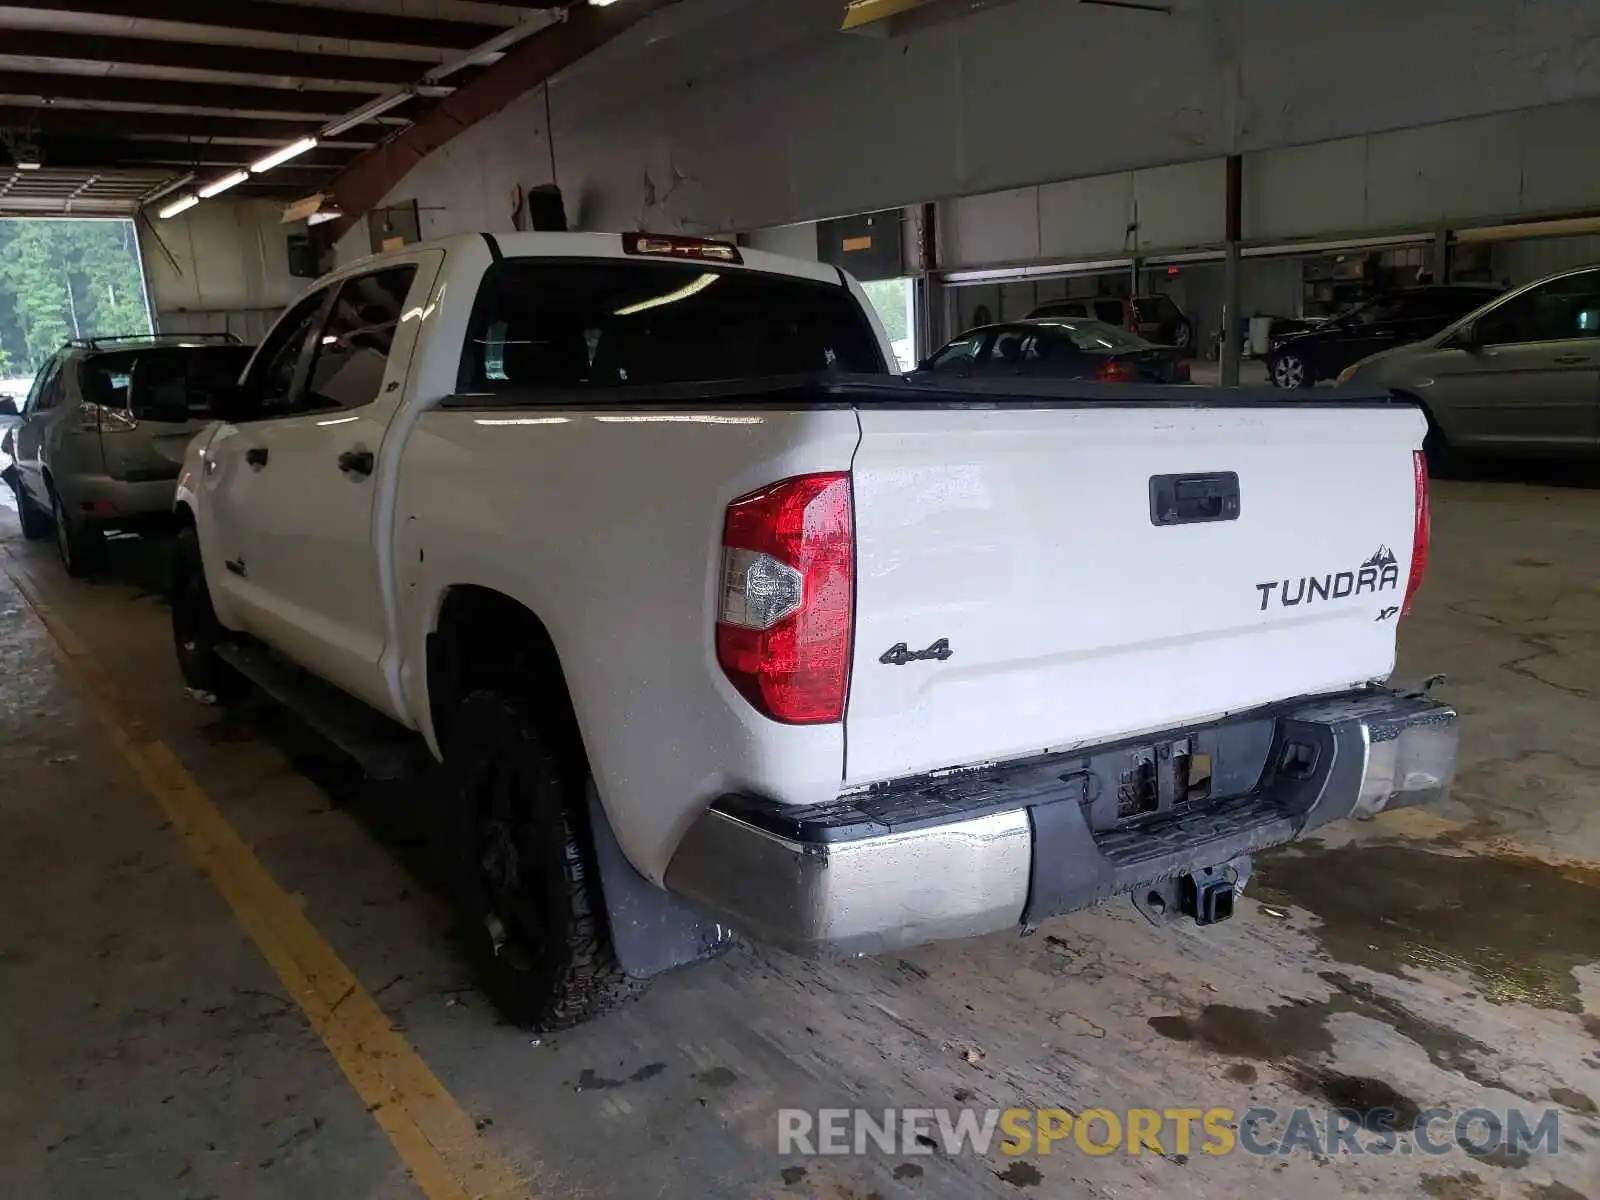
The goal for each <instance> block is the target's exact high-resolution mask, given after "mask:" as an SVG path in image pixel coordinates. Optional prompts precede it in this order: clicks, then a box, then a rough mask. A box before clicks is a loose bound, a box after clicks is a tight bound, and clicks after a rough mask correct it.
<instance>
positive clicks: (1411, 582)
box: [1400, 450, 1433, 616]
mask: <svg viewBox="0 0 1600 1200" xmlns="http://www.w3.org/2000/svg"><path fill="white" fill-rule="evenodd" d="M1411 471H1412V475H1413V477H1414V478H1415V480H1416V503H1415V506H1414V507H1413V509H1412V521H1411V574H1410V576H1409V577H1408V578H1407V579H1406V598H1405V603H1403V604H1402V605H1401V606H1400V615H1401V616H1405V615H1406V614H1407V613H1409V612H1410V611H1411V601H1412V600H1413V599H1414V598H1415V597H1416V594H1417V589H1418V588H1419V587H1421V586H1422V577H1423V575H1424V574H1426V573H1427V570H1428V534H1429V530H1430V527H1431V525H1432V524H1433V516H1432V510H1431V508H1430V506H1429V503H1428V459H1427V456H1426V455H1424V454H1423V453H1422V451H1421V450H1413V451H1412V452H1411Z"/></svg>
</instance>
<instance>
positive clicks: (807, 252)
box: [750, 221, 817, 259]
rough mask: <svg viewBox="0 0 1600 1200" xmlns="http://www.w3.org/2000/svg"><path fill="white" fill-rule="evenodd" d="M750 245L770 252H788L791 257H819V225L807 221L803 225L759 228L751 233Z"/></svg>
mask: <svg viewBox="0 0 1600 1200" xmlns="http://www.w3.org/2000/svg"><path fill="white" fill-rule="evenodd" d="M750 245H751V247H752V248H754V249H756V250H765V251H766V252H767V253H768V254H787V255H788V256H789V257H790V258H808V259H814V258H816V257H817V227H816V225H815V224H814V223H813V222H810V221H807V222H806V223H805V224H803V225H784V226H781V227H780V228H777V229H757V230H756V231H754V232H753V233H751V234H750Z"/></svg>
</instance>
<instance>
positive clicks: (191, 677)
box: [172, 525, 248, 704]
mask: <svg viewBox="0 0 1600 1200" xmlns="http://www.w3.org/2000/svg"><path fill="white" fill-rule="evenodd" d="M173 560H174V561H173V568H172V645H173V648H174V649H175V650H176V651H177V654H178V670H179V672H180V673H181V674H182V675H183V685H184V688H185V689H186V690H187V691H188V693H189V695H191V696H193V697H194V698H195V699H196V700H198V701H200V703H202V704H227V703H229V702H230V701H233V700H237V699H238V698H239V697H240V696H241V695H243V694H244V692H245V689H246V687H247V686H248V685H247V684H246V682H245V679H244V677H243V676H242V675H240V674H239V673H238V672H237V671H235V670H234V669H233V668H232V667H230V666H229V665H228V664H227V663H225V662H223V661H222V660H221V659H220V658H218V657H217V645H218V644H219V643H220V642H221V641H222V640H223V639H224V637H225V636H226V634H225V632H224V630H223V628H222V624H221V622H219V621H218V620H217V613H216V610H215V609H213V608H212V607H211V590H210V589H209V588H208V587H207V586H206V572H205V567H204V565H203V564H202V562H201V559H200V538H199V535H198V534H196V533H195V529H194V526H192V525H190V526H187V527H185V528H184V529H182V530H180V531H179V533H178V545H177V550H176V552H175V553H174V555H173Z"/></svg>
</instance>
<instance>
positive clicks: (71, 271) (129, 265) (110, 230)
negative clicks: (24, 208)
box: [0, 217, 152, 394]
mask: <svg viewBox="0 0 1600 1200" xmlns="http://www.w3.org/2000/svg"><path fill="white" fill-rule="evenodd" d="M151 330H152V326H151V323H150V301H149V298H148V296H147V295H146V294H145V281H144V265H143V262H142V261H141V259H140V257H139V239H138V235H137V232H136V231H135V229H134V224H133V222H132V221H131V220H128V219H126V218H109V219H88V218H62V219H53V218H42V217H8V218H3V219H0V381H6V382H8V383H10V384H11V386H10V387H7V388H6V389H5V390H6V391H8V392H9V391H14V390H15V389H16V385H17V383H18V382H26V381H27V380H28V379H30V378H31V377H32V376H33V374H34V372H35V371H37V370H38V368H39V367H40V366H42V365H43V364H44V362H45V360H46V359H48V358H49V357H50V356H51V355H52V354H54V353H55V352H56V351H57V350H59V349H60V348H61V346H62V343H64V342H66V341H67V340H69V339H71V338H92V337H114V336H119V335H120V336H125V335H130V334H131V335H134V336H139V335H141V334H145V335H147V334H149V333H150V332H151ZM23 391H24V394H26V389H25V388H24V389H23Z"/></svg>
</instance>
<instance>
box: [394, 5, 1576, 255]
mask: <svg viewBox="0 0 1600 1200" xmlns="http://www.w3.org/2000/svg"><path fill="white" fill-rule="evenodd" d="M936 7H937V6H936ZM945 7H947V8H951V7H954V8H959V6H945ZM839 11H840V10H839V4H838V3H837V0H759V2H757V0H684V2H683V3H681V4H677V5H673V6H671V7H670V8H668V9H666V10H663V11H662V12H661V13H659V14H657V16H656V17H653V18H651V19H650V20H648V21H646V22H644V23H642V24H641V25H640V26H638V27H636V28H635V29H634V30H631V31H630V33H629V34H628V35H627V36H625V37H624V38H623V39H620V40H619V43H618V44H616V45H614V46H611V47H607V48H605V49H604V50H602V51H601V52H599V53H598V54H596V55H595V56H593V57H592V58H591V59H590V60H586V61H585V62H584V63H581V64H579V65H578V66H577V67H575V68H574V69H572V70H570V71H568V72H566V73H565V74H564V75H563V76H562V77H561V78H560V79H558V80H557V81H556V83H555V85H554V87H553V89H552V97H551V102H552V107H553V109H554V113H555V124H556V139H555V141H556V150H557V157H558V165H559V172H558V173H559V176H560V182H561V183H562V186H563V188H564V189H567V190H568V191H569V192H570V193H573V194H574V195H576V196H577V197H578V199H579V201H580V202H579V203H577V204H576V205H573V203H572V201H571V200H569V207H573V208H575V209H576V212H577V213H578V214H579V215H580V216H581V223H582V224H583V225H584V226H585V227H588V228H623V227H627V226H629V225H632V224H635V223H636V222H637V220H638V215H639V212H640V209H641V207H644V208H647V209H649V208H652V207H653V206H651V205H648V204H646V203H644V201H643V197H644V196H645V194H646V193H647V192H648V191H649V190H650V189H649V188H648V187H647V186H646V185H645V183H644V179H645V177H646V175H649V177H650V179H651V181H652V184H653V185H654V190H655V192H656V195H657V197H658V200H659V198H660V196H661V193H662V192H663V191H665V190H667V189H666V187H665V184H667V183H670V182H673V181H674V180H678V176H682V179H681V180H679V181H678V186H677V187H676V189H675V190H674V191H673V197H674V200H675V201H676V208H674V207H673V206H672V205H670V204H669V205H667V206H666V209H665V211H664V213H663V214H655V213H652V214H651V216H652V219H656V217H658V216H664V217H665V219H667V220H668V221H670V222H673V223H675V224H677V225H678V226H679V227H681V228H683V229H685V230H686V231H692V230H700V231H707V230H727V229H750V228H760V227H764V226H773V225H782V224H789V223H792V222H795V221H801V220H813V219H817V218H820V217H829V216H841V215H845V214H848V213H853V212H863V211H868V210H872V209H878V208H888V207H894V206H898V205H904V204H911V203H917V202H919V201H923V200H931V199H944V198H949V197H952V196H962V195H970V194H973V193H983V192H994V191H1002V190H1006V189H1013V188H1018V187H1024V186H1029V185H1036V184H1042V183H1048V182H1050V181H1054V180H1061V179H1076V178H1084V177H1089V176H1096V175H1108V174H1114V173H1117V172H1123V171H1129V170H1135V169H1138V168H1144V167H1153V166H1161V165H1163V164H1168V163H1176V162H1199V161H1204V160H1215V159H1218V158H1219V157H1221V156H1222V155H1225V154H1226V153H1228V152H1229V151H1231V150H1240V151H1243V152H1247V153H1248V152H1254V151H1266V150H1273V149H1275V148H1277V147H1281V146H1287V145H1300V144H1305V143H1309V142H1314V141H1324V140H1331V139H1340V138H1349V137H1355V136H1363V135H1370V134H1381V133H1382V132H1383V131H1386V130H1392V129H1398V128H1403V127H1406V126H1410V125H1415V124H1419V123H1425V122H1429V121H1435V122H1437V121H1445V120H1450V119H1454V118H1461V117H1468V116H1477V115H1483V114H1491V113H1497V112H1509V111H1512V110H1515V109H1519V108H1525V107H1530V106H1534V105H1540V104H1549V103H1555V102H1564V101H1569V100H1576V99H1580V98H1586V97H1594V96H1597V95H1600V71H1597V70H1596V68H1595V60H1594V57H1593V47H1594V46H1595V45H1596V44H1597V43H1600V4H1596V3H1594V2H1593V0H1538V2H1537V3H1519V4H1508V3H1506V2H1505V0H1409V2H1407V3H1395V2H1394V0H1341V2H1340V3H1336V4H1327V3H1322V4H1310V3H1284V2H1283V0H1205V2H1204V3H1193V4H1183V5H1180V6H1178V7H1177V9H1176V11H1175V12H1174V13H1173V14H1172V15H1170V16H1168V15H1161V14H1157V13H1148V12H1132V11H1127V10H1119V9H1115V8H1109V7H1104V6H1089V5H1080V4H1068V3H1065V2H1063V0H1012V2H1011V3H1007V4H1001V5H996V6H994V7H993V8H990V9H986V10H983V11H980V12H977V13H973V14H970V15H967V16H965V17H963V18H962V19H958V20H946V21H942V22H934V23H931V24H923V25H920V26H917V27H914V28H913V29H912V30H911V31H909V32H905V33H899V34H897V35H896V36H864V35H852V34H842V33H838V32H837V31H836V26H837V22H838V17H839ZM541 120H542V99H541V98H540V97H538V96H532V97H525V98H524V99H523V100H522V101H519V102H517V103H516V104H513V105H512V106H511V107H510V108H508V109H507V110H506V112H504V113H502V114H500V115H499V116H497V117H494V118H491V119H490V120H489V121H486V122H484V123H482V124H481V125H480V126H478V127H476V128H474V129H473V130H470V131H468V132H467V133H466V134H464V135H463V136H462V137H461V138H460V139H458V140H457V142H456V143H454V144H453V145H452V146H450V147H447V148H446V149H444V150H442V151H440V152H439V153H438V154H436V155H434V156H433V158H432V159H430V160H429V161H428V162H427V163H424V164H423V165H422V166H420V167H419V168H418V169H417V170H415V171H413V172H412V174H411V175H410V176H408V177H407V178H406V179H405V180H403V181H402V182H401V183H400V184H399V185H398V186H397V187H396V188H395V189H394V190H393V191H392V193H391V196H390V199H391V200H399V199H407V198H412V197H415V198H417V199H419V200H421V201H422V202H423V204H424V205H425V206H430V205H442V206H443V208H442V211H440V212H439V213H437V214H434V215H431V216H428V217H426V218H425V226H426V227H427V228H429V229H430V231H432V232H445V231H447V230H458V229H470V228H481V227H484V226H486V225H487V226H488V227H490V228H503V227H505V223H506V221H507V218H506V216H505V215H504V212H503V210H505V208H506V204H505V200H504V197H505V195H506V193H507V192H508V190H509V186H510V184H511V183H513V182H523V183H525V184H526V183H528V182H539V181H542V180H543V178H544V177H545V176H546V175H547V174H548V168H547V166H545V165H544V164H545V159H546V154H545V149H546V147H545V143H544V142H543V141H542V140H541V138H540V135H539V133H538V130H539V128H540V125H541ZM1470 132H1471V131H1467V133H1465V134H1463V136H1465V137H1466V139H1467V140H1466V141H1465V142H1461V141H1459V140H1452V141H1451V144H1450V145H1449V146H1445V145H1442V144H1441V145H1439V146H1433V145H1431V144H1429V145H1422V146H1418V147H1416V149H1417V151H1418V153H1419V154H1420V155H1421V158H1420V160H1411V159H1407V158H1406V157H1405V155H1404V154H1403V153H1402V151H1403V149H1404V145H1403V143H1389V144H1388V147H1389V149H1390V150H1392V151H1393V154H1392V155H1391V157H1390V158H1389V159H1388V160H1386V161H1390V162H1397V163H1401V164H1409V165H1411V166H1413V167H1416V166H1417V165H1418V162H1419V161H1420V164H1421V166H1423V167H1425V171H1424V173H1423V175H1422V177H1421V179H1420V183H1419V185H1418V186H1420V187H1421V188H1422V189H1423V191H1424V192H1425V193H1427V194H1426V195H1422V196H1408V195H1406V194H1405V193H1404V192H1403V191H1401V192H1397V193H1395V194H1393V195H1389V194H1383V195H1380V196H1379V197H1378V203H1377V205H1376V211H1375V212H1366V211H1365V210H1364V219H1377V218H1380V217H1381V218H1382V219H1385V220H1387V219H1390V218H1391V217H1406V218H1407V219H1409V218H1410V217H1412V216H1414V215H1416V214H1419V213H1433V212H1436V211H1438V210H1439V205H1438V203H1437V201H1436V199H1435V198H1434V197H1433V195H1432V192H1433V191H1435V190H1442V189H1445V188H1450V187H1457V186H1467V187H1468V188H1470V189H1472V190H1474V191H1475V192H1477V193H1480V194H1481V195H1482V196H1483V197H1484V201H1483V202H1490V201H1492V202H1494V203H1500V202H1502V200H1503V198H1504V195H1505V190H1506V184H1505V181H1506V180H1507V179H1508V178H1510V175H1508V173H1507V168H1505V166H1504V164H1503V163H1502V161H1501V160H1500V158H1499V157H1497V156H1495V155H1492V154H1489V153H1488V151H1489V150H1490V149H1491V148H1492V147H1490V145H1489V143H1487V142H1478V143H1473V142H1472V140H1471V137H1470ZM1474 146H1476V148H1474ZM1552 155H1553V152H1551V153H1547V154H1546V155H1545V157H1546V158H1550V157H1552ZM1589 157H1591V158H1592V155H1591V156H1589ZM435 160H437V163H436V161H435ZM1594 169H1595V168H1593V167H1592V166H1585V167H1583V168H1581V173H1583V174H1585V175H1587V174H1589V173H1591V172H1593V170H1594ZM674 170H675V171H676V174H674ZM1268 178H1269V184H1264V185H1263V186H1264V187H1266V188H1267V190H1266V191H1264V192H1263V195H1271V194H1273V193H1272V190H1271V187H1270V178H1271V177H1268ZM1348 180H1349V177H1348V175H1342V176H1337V177H1333V178H1331V179H1330V180H1329V182H1331V183H1332V184H1334V185H1335V186H1336V187H1338V188H1340V189H1345V188H1347V187H1353V184H1351V183H1349V182H1348ZM1178 182H1181V184H1182V187H1181V191H1182V193H1184V194H1187V193H1189V192H1190V191H1192V189H1193V188H1194V187H1196V186H1197V185H1198V180H1197V179H1193V180H1190V179H1182V180H1179V181H1178ZM1368 182H1370V180H1368ZM1548 186H1549V188H1550V189H1551V191H1550V192H1549V193H1547V194H1553V195H1559V194H1563V193H1562V192H1561V189H1562V187H1563V186H1564V185H1562V184H1561V183H1560V181H1559V180H1557V179H1554V178H1551V179H1550V182H1549V185H1548ZM1279 192H1280V194H1281V193H1282V189H1280V190H1279ZM1532 192H1533V189H1532V188H1529V187H1527V186H1524V188H1523V189H1522V194H1523V195H1524V196H1525V197H1526V196H1528V195H1530V194H1532ZM1362 194H1363V195H1366V194H1367V193H1366V192H1365V191H1363V193H1362ZM1350 195H1351V193H1350V192H1349V191H1346V190H1341V191H1339V192H1338V194H1337V196H1336V197H1334V198H1326V199H1322V200H1318V199H1316V198H1315V197H1313V198H1312V202H1313V203H1322V204H1324V205H1325V207H1328V208H1332V209H1339V210H1340V211H1342V209H1343V208H1344V207H1347V206H1348V202H1349V199H1350ZM1287 198H1288V197H1286V199H1287ZM1335 201H1337V203H1336V202H1335ZM1166 202H1167V193H1166V192H1165V191H1163V192H1162V194H1161V196H1160V197H1157V196H1156V195H1155V194H1152V195H1151V197H1150V205H1154V206H1155V208H1154V209H1152V210H1151V211H1153V212H1158V213H1162V217H1161V219H1167V218H1171V221H1170V224H1171V226H1172V227H1173V229H1174V230H1175V232H1174V234H1173V235H1172V236H1174V237H1177V236H1179V235H1182V236H1184V237H1185V238H1186V237H1187V235H1188V231H1189V230H1190V228H1191V227H1198V226H1200V225H1203V224H1205V223H1207V222H1208V221H1209V220H1210V217H1209V213H1208V215H1207V217H1206V220H1204V221H1202V220H1200V219H1199V218H1198V213H1197V212H1196V213H1191V212H1189V211H1186V209H1185V202H1184V199H1183V196H1182V195H1180V196H1177V197H1175V198H1173V199H1172V202H1171V204H1170V206H1168V207H1166V208H1165V210H1163V208H1162V206H1163V205H1166ZM1191 202H1192V203H1194V204H1198V205H1201V206H1203V207H1205V208H1206V209H1208V210H1210V209H1211V206H1212V205H1214V204H1215V203H1217V202H1216V201H1213V200H1212V199H1211V197H1210V196H1209V194H1208V195H1205V196H1199V197H1196V198H1194V199H1193V200H1192V201H1191ZM1147 207H1148V206H1147ZM1274 211H1275V210H1274ZM1191 218H1193V219H1192V220H1191ZM1255 218H1256V219H1257V220H1260V221H1262V222H1263V223H1264V224H1263V225H1262V228H1271V227H1273V223H1274V222H1278V223H1280V224H1281V225H1283V226H1290V225H1292V224H1293V221H1294V219H1295V218H1294V217H1293V216H1292V215H1291V216H1287V217H1277V216H1268V215H1267V213H1266V212H1265V210H1263V211H1257V212H1256V213H1255ZM1069 223H1070V218H1069ZM1307 223H1308V224H1309V223H1310V222H1309V221H1307ZM1047 228H1050V229H1052V230H1054V229H1057V228H1059V227H1058V226H1047ZM967 232H968V233H969V234H970V230H969V231H967ZM1145 232H1148V231H1142V235H1141V243H1142V244H1145V245H1149V246H1154V245H1156V244H1157V243H1156V240H1155V237H1154V236H1151V237H1148V238H1147V237H1145V236H1143V235H1144V233H1145ZM1036 234H1037V231H1036ZM1052 236H1053V234H1052ZM1161 236H1163V237H1165V236H1167V235H1166V234H1162V235H1161ZM1045 240H1046V241H1049V240H1050V238H1049V237H1047V238H1046V239H1045ZM1065 240H1066V242H1068V243H1070V244H1073V245H1081V244H1082V241H1083V239H1082V238H1077V237H1074V236H1071V235H1069V236H1067V238H1066V239H1065ZM1117 246H1120V238H1119V239H1118V241H1117V243H1116V244H1115V245H1113V246H1110V247H1107V248H1108V249H1115V248H1117ZM971 249H972V245H971V237H970V236H969V237H968V239H967V246H966V247H965V248H964V250H963V258H964V259H966V260H967V261H977V257H976V256H972V257H968V256H967V253H966V252H967V251H968V250H971Z"/></svg>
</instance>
